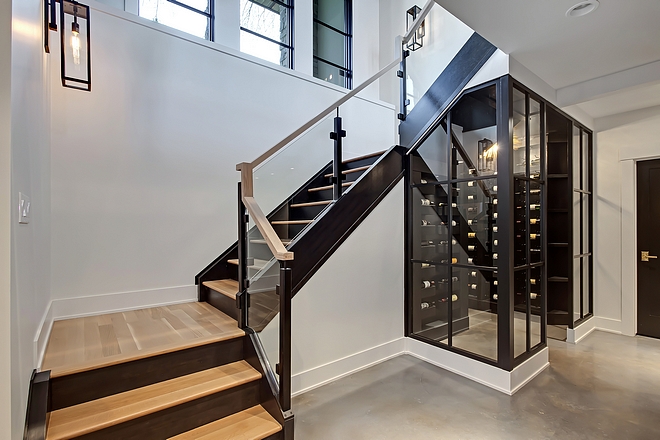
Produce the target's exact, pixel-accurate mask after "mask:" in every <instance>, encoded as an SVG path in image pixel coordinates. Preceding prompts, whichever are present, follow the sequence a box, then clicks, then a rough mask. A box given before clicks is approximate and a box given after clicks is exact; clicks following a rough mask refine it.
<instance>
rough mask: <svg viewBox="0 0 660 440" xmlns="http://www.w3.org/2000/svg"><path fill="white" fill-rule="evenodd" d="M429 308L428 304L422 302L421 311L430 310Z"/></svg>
mask: <svg viewBox="0 0 660 440" xmlns="http://www.w3.org/2000/svg"><path fill="white" fill-rule="evenodd" d="M430 308H431V304H429V303H427V302H423V303H422V310H424V309H430Z"/></svg>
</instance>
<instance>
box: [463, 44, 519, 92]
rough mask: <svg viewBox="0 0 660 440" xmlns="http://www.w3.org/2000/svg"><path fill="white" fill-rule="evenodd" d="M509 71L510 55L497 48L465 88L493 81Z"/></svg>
mask: <svg viewBox="0 0 660 440" xmlns="http://www.w3.org/2000/svg"><path fill="white" fill-rule="evenodd" d="M508 73H509V55H507V54H505V53H504V52H502V51H501V50H499V49H497V50H495V53H493V55H491V56H490V58H489V59H488V61H486V63H485V64H484V65H483V66H481V69H479V71H478V72H477V73H476V75H474V76H473V77H472V79H471V80H470V82H468V83H467V85H466V86H465V87H464V88H463V90H466V89H469V88H472V87H475V86H478V85H479V84H483V83H485V82H488V81H492V80H494V79H497V78H499V77H501V76H504V75H506V74H508Z"/></svg>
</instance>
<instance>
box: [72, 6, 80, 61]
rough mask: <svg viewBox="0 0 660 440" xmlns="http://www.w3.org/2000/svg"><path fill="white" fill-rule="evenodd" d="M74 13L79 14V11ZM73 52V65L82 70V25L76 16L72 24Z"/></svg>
mask: <svg viewBox="0 0 660 440" xmlns="http://www.w3.org/2000/svg"><path fill="white" fill-rule="evenodd" d="M74 12H77V10H75V9H74ZM71 52H72V55H73V64H75V65H76V66H77V68H80V25H79V24H78V16H77V15H75V14H74V16H73V23H71Z"/></svg>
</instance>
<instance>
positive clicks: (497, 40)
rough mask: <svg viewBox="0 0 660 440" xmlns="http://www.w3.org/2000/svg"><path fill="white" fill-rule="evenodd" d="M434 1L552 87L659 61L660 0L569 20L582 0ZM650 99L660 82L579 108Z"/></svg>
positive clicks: (595, 109)
mask: <svg viewBox="0 0 660 440" xmlns="http://www.w3.org/2000/svg"><path fill="white" fill-rule="evenodd" d="M436 2H437V3H439V4H440V5H442V6H443V7H444V8H445V9H447V10H448V11H449V12H451V13H452V14H453V15H455V16H456V17H458V18H459V19H460V20H462V21H463V22H465V23H466V24H467V25H468V26H470V27H471V28H472V29H474V30H475V31H477V32H478V33H480V34H481V35H482V36H484V37H485V38H486V39H488V40H489V41H490V42H492V43H493V44H494V45H496V46H497V47H499V48H500V49H502V50H503V51H504V52H506V53H508V54H510V55H511V56H513V57H514V58H515V59H516V60H518V61H519V62H520V63H522V64H523V65H525V66H526V67H527V68H528V69H530V70H531V71H532V72H534V73H535V74H536V75H538V76H539V77H540V78H541V79H543V80H544V81H545V82H547V83H548V84H549V85H550V86H552V87H553V88H555V89H561V88H563V87H566V86H571V85H574V84H577V83H582V82H585V81H589V80H593V79H595V78H600V77H603V76H606V75H610V74H613V73H616V72H621V71H623V70H626V69H631V68H635V67H638V66H642V65H645V64H648V63H651V62H654V61H658V60H660V0H600V7H599V8H598V9H596V10H595V11H594V12H592V13H591V14H588V15H586V16H583V17H566V11H567V10H568V9H569V8H570V7H571V6H573V5H575V4H576V3H579V0H526V1H523V0H436ZM657 77H658V79H660V72H658V74H657ZM617 95H618V96H617ZM631 100H632V101H631ZM634 102H636V103H637V104H634ZM647 103H648V104H650V105H658V104H660V90H659V86H658V85H657V84H656V85H655V87H651V88H650V89H649V90H648V92H644V88H636V89H634V90H626V91H623V92H619V93H613V94H611V95H609V96H606V97H602V98H601V97H599V98H598V99H597V100H596V101H591V102H590V103H587V104H584V103H583V104H580V107H582V108H583V109H584V110H585V111H587V113H589V114H591V116H593V117H600V116H603V115H605V114H612V112H614V113H617V112H620V111H629V110H634V109H637V108H643V106H646V104H647ZM604 106H607V107H606V108H605V107H604ZM631 106H632V107H634V108H630V107H631ZM597 115H600V116H597Z"/></svg>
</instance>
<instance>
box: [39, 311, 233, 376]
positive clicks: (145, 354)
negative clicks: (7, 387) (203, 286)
mask: <svg viewBox="0 0 660 440" xmlns="http://www.w3.org/2000/svg"><path fill="white" fill-rule="evenodd" d="M215 310H217V309H215ZM218 313H222V312H220V311H219V310H218ZM243 336H245V331H243V330H241V329H240V328H238V327H236V329H235V330H232V332H231V333H228V334H221V335H211V336H203V337H201V338H195V339H190V340H186V341H184V342H186V344H185V345H183V344H180V343H177V344H176V345H175V344H172V345H168V346H160V347H155V348H153V349H145V350H138V351H135V352H134V353H131V356H130V357H126V354H118V355H114V356H108V357H105V358H102V359H94V360H90V361H84V362H80V363H78V364H76V365H67V366H64V367H55V368H52V369H51V370H50V377H51V379H55V378H58V377H64V376H70V375H72V374H78V373H84V372H86V371H91V370H96V369H99V368H105V367H112V366H114V365H121V364H125V363H128V362H133V361H138V360H141V359H146V358H149V357H155V356H160V355H163V354H168V353H173V352H175V351H181V350H186V349H188V348H195V347H200V346H202V345H209V344H213V343H216V342H222V341H228V340H230V339H236V338H241V337H243Z"/></svg>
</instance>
